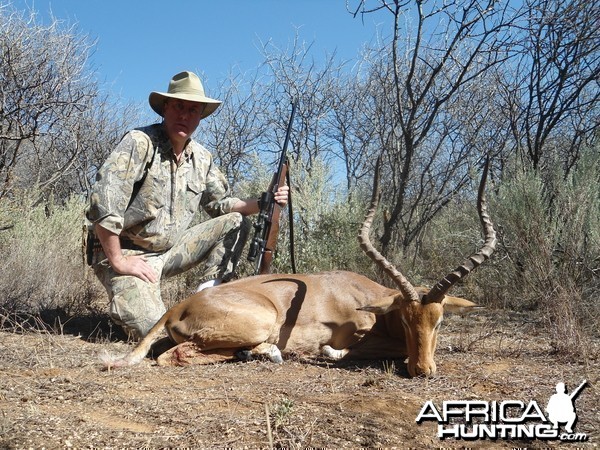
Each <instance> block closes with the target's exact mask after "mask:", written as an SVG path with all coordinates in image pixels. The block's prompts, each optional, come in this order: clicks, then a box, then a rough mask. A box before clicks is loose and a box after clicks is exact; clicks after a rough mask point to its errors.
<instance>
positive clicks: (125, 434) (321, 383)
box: [0, 312, 600, 449]
mask: <svg viewBox="0 0 600 450" xmlns="http://www.w3.org/2000/svg"><path fill="white" fill-rule="evenodd" d="M0 343H1V344H0V346H1V350H2V351H1V354H0V448H9V449H10V448H42V447H44V448H48V449H52V448H68V447H77V448H126V447H137V448H139V447H145V448H171V447H191V448H268V447H269V446H273V447H285V448H307V447H327V448H358V447H362V448H366V447H368V448H375V447H379V448H381V447H385V448H407V447H412V448H438V447H446V448H447V447H455V448H456V447H470V448H490V447H494V448H514V447H527V448H549V447H550V448H575V447H578V448H597V443H598V439H599V438H600V433H599V431H598V428H597V427H598V424H599V423H600V412H599V408H598V400H600V398H599V396H598V391H597V382H598V375H599V373H600V370H599V363H598V359H597V355H598V354H599V349H598V348H597V347H592V348H590V349H589V355H590V356H589V357H588V358H586V360H585V361H583V360H582V361H572V360H566V359H564V358H559V357H557V356H555V355H552V352H551V346H550V344H549V341H548V340H547V339H546V338H545V337H544V336H543V335H540V334H539V333H537V332H535V328H534V327H533V324H532V323H531V322H528V321H527V320H525V319H524V318H523V317H520V316H516V315H512V316H511V317H509V316H508V314H504V313H496V312H488V313H485V314H480V315H478V316H471V317H470V318H462V317H458V316H452V317H448V318H447V319H446V321H445V326H444V327H443V328H442V331H441V336H440V340H439V345H438V351H437V356H436V361H437V364H438V375H437V376H436V377H434V378H431V379H410V378H407V375H406V367H405V364H404V362H403V361H400V360H395V361H371V362H362V363H359V364H356V363H343V364H332V363H331V362H328V361H326V360H322V359H302V358H299V357H298V358H294V359H292V360H286V361H285V362H284V363H283V364H281V365H276V364H272V363H269V362H261V361H253V362H249V363H241V362H239V363H238V362H236V363H219V364H215V365H208V366H197V367H182V368H171V367H158V366H156V365H155V364H154V363H153V362H152V361H151V360H146V361H144V362H143V363H142V364H140V365H139V366H136V367H132V368H126V369H121V370H113V371H110V372H107V371H101V370H100V364H99V362H98V354H99V353H100V352H101V351H103V350H108V351H109V352H111V353H124V352H126V351H127V349H129V348H130V346H129V345H128V344H126V343H124V342H114V341H113V342H111V341H109V340H107V339H105V338H104V339H84V338H82V337H80V336H73V335H70V334H54V333H41V332H37V333H35V332H27V333H14V332H7V331H4V332H0ZM583 379H587V380H588V381H589V384H588V385H587V387H586V388H585V389H584V391H582V393H581V395H580V396H579V397H578V398H577V400H576V407H577V413H578V417H579V420H578V422H577V425H576V431H577V432H578V433H586V434H587V435H588V437H589V440H588V441H587V442H584V443H582V442H578V443H577V444H576V445H574V444H566V443H561V442H559V441H545V440H531V439H523V440H520V441H519V440H513V441H507V440H496V441H489V440H487V441H482V440H475V441H464V440H461V441H457V440H453V439H444V440H441V439H440V438H438V437H437V424H436V423H434V422H432V421H426V422H424V423H422V424H421V425H418V424H417V423H416V422H415V418H416V417H417V415H418V414H419V411H420V410H421V408H422V407H423V405H424V403H425V402H426V401H427V400H431V401H433V402H434V403H435V404H436V405H441V403H442V401H444V400H474V399H477V400H484V401H493V400H496V401H502V400H521V401H523V402H525V403H527V402H529V401H530V400H535V401H536V402H538V403H539V405H541V406H542V407H545V405H546V403H547V401H548V398H549V397H550V395H551V394H552V393H554V390H555V385H556V383H557V382H559V381H563V382H565V383H566V384H567V387H568V388H569V389H572V388H574V387H575V386H576V385H577V384H579V383H580V382H581V381H583Z"/></svg>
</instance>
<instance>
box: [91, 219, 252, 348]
mask: <svg viewBox="0 0 600 450" xmlns="http://www.w3.org/2000/svg"><path fill="white" fill-rule="evenodd" d="M249 229H250V221H249V220H248V219H246V218H244V217H243V216H242V215H241V214H239V213H230V214H226V215H223V216H220V217H217V218H214V219H211V220H207V221H206V222H203V223H201V224H199V225H196V226H194V227H191V228H189V229H188V230H186V231H185V233H183V235H182V236H181V238H180V239H179V240H178V241H177V242H176V243H175V245H173V247H171V248H170V249H169V250H167V251H166V252H164V253H151V252H144V251H142V250H126V249H124V250H123V254H124V255H126V256H127V255H142V254H143V255H145V256H146V259H147V262H148V263H149V264H150V265H151V266H152V267H153V268H154V270H155V271H156V273H157V274H159V277H160V278H168V277H171V276H174V275H177V274H180V273H182V272H185V271H186V270H188V269H190V268H192V267H195V266H197V265H200V264H201V265H202V267H203V270H202V277H201V279H200V280H198V281H199V282H202V281H206V280H210V279H214V278H221V279H223V280H227V279H229V278H231V277H232V276H233V272H234V270H235V267H236V265H237V262H238V261H239V258H240V256H241V253H242V251H243V249H244V245H245V243H246V239H247V237H248V232H249ZM94 271H95V273H96V275H97V276H98V279H99V280H100V281H101V282H102V284H103V285H104V287H105V288H106V291H107V292H108V297H109V301H110V307H109V314H110V317H111V318H112V320H113V321H114V322H115V323H117V324H118V325H120V326H122V327H123V329H124V330H125V331H126V332H127V333H128V334H129V335H130V336H132V337H134V338H140V337H142V336H144V335H146V333H148V331H150V328H152V326H153V325H154V324H155V323H156V322H157V321H158V320H159V319H160V318H161V317H162V315H163V314H164V313H165V312H166V309H165V305H164V303H163V301H162V298H161V294H160V281H159V282H157V283H148V282H145V281H143V280H141V279H139V278H137V277H134V276H129V275H120V274H118V273H116V272H115V271H114V270H112V267H110V265H109V264H108V261H107V260H106V259H105V258H104V257H103V255H102V256H101V261H100V262H98V263H97V264H95V265H94Z"/></svg>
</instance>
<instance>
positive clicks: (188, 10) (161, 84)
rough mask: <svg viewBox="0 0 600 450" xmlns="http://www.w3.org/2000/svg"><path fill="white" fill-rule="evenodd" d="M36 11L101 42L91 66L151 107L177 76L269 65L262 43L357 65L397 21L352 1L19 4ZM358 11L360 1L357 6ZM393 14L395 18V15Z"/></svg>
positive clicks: (69, 0)
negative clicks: (362, 12)
mask: <svg viewBox="0 0 600 450" xmlns="http://www.w3.org/2000/svg"><path fill="white" fill-rule="evenodd" d="M11 3H12V5H13V6H14V7H16V8H18V9H24V8H26V7H29V6H31V7H33V9H34V10H36V11H37V12H38V13H39V16H38V19H39V20H40V21H42V22H43V23H47V22H48V20H49V13H50V11H52V14H53V15H54V17H55V18H57V19H60V20H63V21H65V22H66V24H77V28H78V30H80V31H81V32H82V33H83V34H87V35H89V36H90V37H91V38H93V39H97V46H96V49H95V53H94V55H93V57H92V63H93V65H94V67H95V68H96V70H97V73H98V76H99V78H100V79H101V81H104V82H106V83H107V86H110V89H111V90H113V92H114V93H115V94H116V95H120V96H122V97H123V98H125V99H131V100H133V101H135V102H142V101H143V102H145V101H147V98H148V94H149V93H150V91H153V90H158V91H164V90H166V88H167V85H168V81H169V79H170V78H171V76H173V75H174V74H175V73H178V72H180V71H182V70H193V71H197V72H199V73H203V74H204V75H205V80H204V81H205V85H206V87H207V90H208V94H210V87H211V86H216V85H217V84H218V82H219V81H220V80H223V79H224V78H226V77H227V75H228V73H229V71H230V69H231V68H233V67H237V68H239V69H241V70H243V71H247V70H251V69H254V68H256V67H257V66H258V65H259V64H260V62H261V61H262V57H261V54H260V52H259V50H258V48H259V47H260V42H261V41H262V42H266V41H268V40H271V41H272V42H273V43H274V44H275V45H277V46H278V47H279V48H282V49H285V48H286V47H288V46H289V45H290V44H291V43H292V42H293V40H294V38H295V36H296V34H297V33H298V36H299V38H300V40H301V41H306V42H307V43H312V44H313V47H312V50H311V56H313V57H314V58H315V59H316V60H317V61H318V60H319V59H322V58H324V56H325V55H326V54H332V53H333V52H336V54H337V58H338V59H340V60H356V58H357V56H358V53H359V50H360V49H361V48H362V47H363V45H364V44H365V43H369V42H373V41H374V40H375V39H376V36H377V34H378V30H379V32H380V33H383V34H384V35H387V34H389V32H390V23H391V15H390V14H389V13H379V14H377V15H371V16H367V18H365V20H364V21H363V20H362V19H361V18H360V17H356V18H354V17H353V16H352V15H351V14H349V13H348V12H347V10H346V1H345V0H213V1H207V0H170V1H166V0H103V1H92V0H12V2H11ZM349 4H350V5H351V6H355V5H356V4H357V0H350V1H349ZM388 16H389V17H388Z"/></svg>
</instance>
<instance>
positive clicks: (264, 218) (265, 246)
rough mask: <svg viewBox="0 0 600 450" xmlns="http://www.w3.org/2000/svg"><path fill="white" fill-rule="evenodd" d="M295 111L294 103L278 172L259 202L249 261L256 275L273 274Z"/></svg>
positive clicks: (294, 103)
mask: <svg viewBox="0 0 600 450" xmlns="http://www.w3.org/2000/svg"><path fill="white" fill-rule="evenodd" d="M295 111H296V102H295V101H294V102H293V103H292V113H291V115H290V120H289V123H288V127H287V132H286V135H285V142H284V144H283V148H282V150H281V156H280V158H279V164H278V165H277V171H276V172H275V173H274V174H273V179H272V180H271V183H270V184H269V188H268V189H267V191H266V192H263V193H262V195H261V198H260V202H259V206H260V210H259V213H258V218H257V220H256V223H255V224H254V229H255V234H254V239H253V240H252V243H251V244H250V251H249V253H248V261H250V262H254V263H255V268H254V273H255V274H265V273H271V263H272V262H273V256H274V252H275V249H276V248H277V236H278V234H279V220H280V216H281V210H282V208H281V206H279V205H278V204H277V202H276V201H275V192H277V190H278V189H279V187H280V186H283V185H284V184H285V180H286V177H287V175H288V160H287V146H288V143H289V139H290V133H291V129H292V123H293V121H294V113H295ZM290 195H291V194H290Z"/></svg>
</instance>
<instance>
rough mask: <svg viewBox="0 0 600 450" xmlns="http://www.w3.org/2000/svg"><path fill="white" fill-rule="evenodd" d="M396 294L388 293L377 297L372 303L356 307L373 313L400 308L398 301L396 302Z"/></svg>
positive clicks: (387, 311) (383, 312)
mask: <svg viewBox="0 0 600 450" xmlns="http://www.w3.org/2000/svg"><path fill="white" fill-rule="evenodd" d="M396 297H398V296H397V295H389V296H387V297H382V298H378V299H377V300H375V301H374V302H373V303H371V304H369V305H365V306H363V307H361V308H356V309H357V310H358V311H368V312H372V313H373V314H387V313H389V312H390V311H394V310H396V309H400V303H399V302H396Z"/></svg>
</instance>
